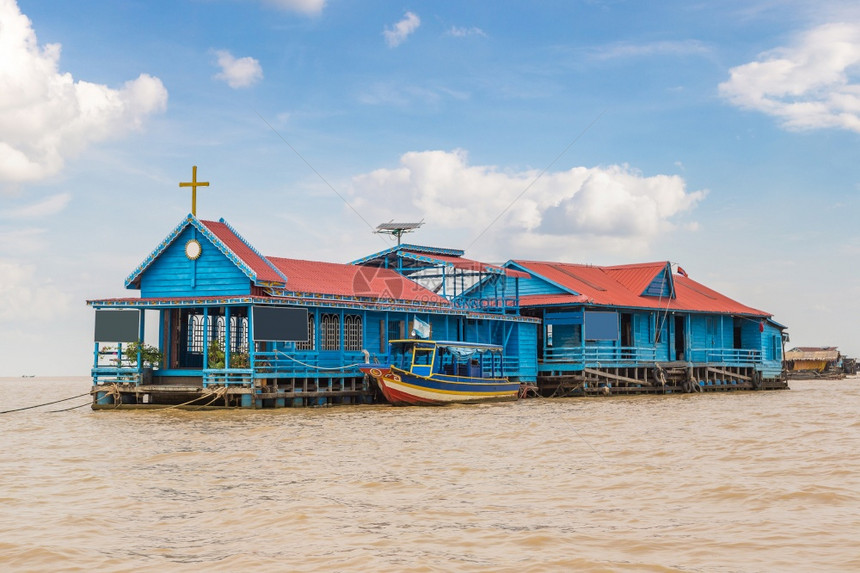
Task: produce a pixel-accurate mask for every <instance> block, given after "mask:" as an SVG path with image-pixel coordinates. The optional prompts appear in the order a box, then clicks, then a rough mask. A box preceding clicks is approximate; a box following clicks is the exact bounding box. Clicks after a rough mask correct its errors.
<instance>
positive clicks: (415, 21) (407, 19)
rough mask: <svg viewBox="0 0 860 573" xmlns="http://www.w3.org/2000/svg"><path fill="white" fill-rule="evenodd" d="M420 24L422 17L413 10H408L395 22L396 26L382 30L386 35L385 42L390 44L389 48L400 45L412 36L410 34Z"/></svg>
mask: <svg viewBox="0 0 860 573" xmlns="http://www.w3.org/2000/svg"><path fill="white" fill-rule="evenodd" d="M420 25H421V18H419V17H418V16H416V15H415V14H413V13H412V12H407V13H406V14H404V16H403V19H402V20H400V21H399V22H397V23H396V24H394V26H392V27H390V28H386V29H385V31H384V32H382V35H383V36H385V43H386V44H388V47H389V48H395V47H397V46H399V45H400V44H402V43H403V42H404V41H405V40H406V38H408V37H409V36H410V34H412V32H414V31H415V30H417V29H418V26H420Z"/></svg>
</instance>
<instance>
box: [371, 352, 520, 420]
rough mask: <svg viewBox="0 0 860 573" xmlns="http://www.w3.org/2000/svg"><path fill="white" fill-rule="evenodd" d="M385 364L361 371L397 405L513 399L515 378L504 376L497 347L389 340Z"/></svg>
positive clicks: (516, 389)
mask: <svg viewBox="0 0 860 573" xmlns="http://www.w3.org/2000/svg"><path fill="white" fill-rule="evenodd" d="M389 357H390V364H389V365H373V364H366V365H363V366H362V367H361V370H362V371H364V372H365V373H367V374H369V375H370V376H371V377H372V378H373V379H374V380H375V382H376V384H377V385H378V386H379V390H380V391H381V392H382V395H383V396H385V399H386V400H388V402H390V403H391V404H394V405H397V406H441V405H445V404H473V403H480V402H504V401H513V400H516V399H517V398H518V397H519V391H520V384H519V382H511V381H510V380H508V379H507V378H506V377H505V376H504V360H503V357H502V347H501V346H497V345H494V344H480V343H475V342H451V341H434V340H393V341H391V343H390V347H389Z"/></svg>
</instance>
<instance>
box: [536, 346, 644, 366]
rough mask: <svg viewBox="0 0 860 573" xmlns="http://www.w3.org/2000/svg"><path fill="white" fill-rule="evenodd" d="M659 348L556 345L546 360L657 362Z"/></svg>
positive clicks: (611, 362)
mask: <svg viewBox="0 0 860 573" xmlns="http://www.w3.org/2000/svg"><path fill="white" fill-rule="evenodd" d="M656 360H657V350H656V349H654V348H642V347H636V346H621V347H605V346H586V347H584V348H583V347H577V348H573V347H556V348H547V349H546V351H545V352H544V362H577V363H582V364H630V363H641V362H655V361H656Z"/></svg>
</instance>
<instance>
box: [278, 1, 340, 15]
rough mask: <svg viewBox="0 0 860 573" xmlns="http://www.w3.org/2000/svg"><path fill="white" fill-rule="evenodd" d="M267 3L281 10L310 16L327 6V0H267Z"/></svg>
mask: <svg viewBox="0 0 860 573" xmlns="http://www.w3.org/2000/svg"><path fill="white" fill-rule="evenodd" d="M265 3H266V4H269V5H270V6H274V7H275V8H279V9H281V10H289V11H290V12H300V13H302V14H308V15H310V16H314V15H317V14H319V13H321V12H322V10H323V8H324V7H325V0H265Z"/></svg>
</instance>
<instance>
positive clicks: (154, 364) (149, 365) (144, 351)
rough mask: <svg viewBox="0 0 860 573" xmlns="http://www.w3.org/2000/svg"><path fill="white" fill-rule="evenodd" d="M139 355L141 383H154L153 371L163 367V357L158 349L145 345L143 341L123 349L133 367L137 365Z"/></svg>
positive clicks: (130, 344) (132, 343)
mask: <svg viewBox="0 0 860 573" xmlns="http://www.w3.org/2000/svg"><path fill="white" fill-rule="evenodd" d="M138 354H140V364H139V366H140V368H141V374H140V378H141V383H142V384H149V383H150V382H151V381H152V370H153V369H154V368H159V367H160V366H161V360H162V358H163V356H162V354H161V351H160V350H159V349H158V348H157V347H155V346H151V345H149V344H145V343H144V342H143V341H141V340H139V341H137V342H130V343H129V344H128V345H126V347H125V348H124V349H123V355H124V356H125V359H126V360H127V361H128V362H129V363H130V364H132V365H135V364H137V355H138Z"/></svg>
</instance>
